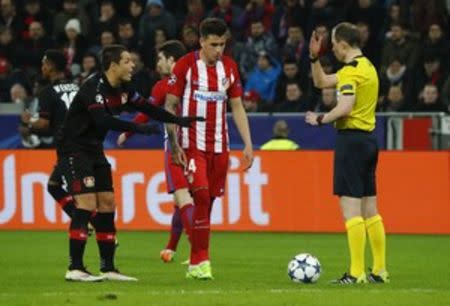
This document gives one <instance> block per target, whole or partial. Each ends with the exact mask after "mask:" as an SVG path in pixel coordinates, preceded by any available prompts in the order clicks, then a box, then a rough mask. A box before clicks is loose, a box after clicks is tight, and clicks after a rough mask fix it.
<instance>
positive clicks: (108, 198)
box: [97, 192, 116, 212]
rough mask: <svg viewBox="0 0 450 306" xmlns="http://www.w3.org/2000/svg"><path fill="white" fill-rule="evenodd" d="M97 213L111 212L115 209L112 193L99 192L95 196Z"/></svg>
mask: <svg viewBox="0 0 450 306" xmlns="http://www.w3.org/2000/svg"><path fill="white" fill-rule="evenodd" d="M97 196H98V205H97V210H98V211H99V212H113V211H114V210H115V209H116V204H115V201H114V194H113V193H112V192H101V193H98V194H97Z"/></svg>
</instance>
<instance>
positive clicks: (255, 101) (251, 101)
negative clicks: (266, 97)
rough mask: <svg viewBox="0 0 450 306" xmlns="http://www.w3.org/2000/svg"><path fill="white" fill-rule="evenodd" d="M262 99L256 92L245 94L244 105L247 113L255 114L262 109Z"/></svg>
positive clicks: (249, 91)
mask: <svg viewBox="0 0 450 306" xmlns="http://www.w3.org/2000/svg"><path fill="white" fill-rule="evenodd" d="M260 102H261V97H260V96H259V94H258V93H257V92H256V91H255V90H248V91H245V92H244V95H243V97H242V103H243V104H244V108H245V111H246V112H247V113H255V112H257V111H258V110H259V108H260Z"/></svg>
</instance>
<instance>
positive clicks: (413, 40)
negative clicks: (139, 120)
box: [0, 0, 450, 112]
mask: <svg viewBox="0 0 450 306" xmlns="http://www.w3.org/2000/svg"><path fill="white" fill-rule="evenodd" d="M0 4H1V6H0V102H4V103H15V102H20V101H25V100H29V99H30V98H31V97H33V95H35V94H36V90H39V87H40V85H42V81H41V80H40V66H41V60H42V57H43V54H44V52H45V51H46V50H47V49H49V48H57V49H61V50H63V51H64V53H65V55H66V58H67V61H68V65H67V75H68V76H71V77H72V78H73V79H74V80H76V81H77V82H79V83H82V82H83V80H85V79H86V78H87V77H88V76H89V75H91V74H92V73H93V72H95V71H98V69H99V57H98V54H99V51H100V50H101V49H102V47H105V46H108V45H110V44H115V43H120V44H123V45H125V46H127V47H128V48H129V50H130V51H131V54H132V58H133V61H135V63H136V68H135V74H134V77H133V78H134V80H133V81H134V82H135V85H136V87H137V89H138V90H139V91H140V92H141V93H142V94H143V95H145V96H147V95H148V94H149V93H150V89H151V86H152V85H153V84H154V83H155V82H156V81H157V80H158V78H159V76H158V72H157V71H156V70H155V69H156V68H155V60H156V56H155V52H156V51H155V50H156V48H157V47H158V46H159V45H161V44H162V43H164V42H165V41H166V40H169V39H179V40H181V41H182V42H183V43H184V44H185V46H186V48H187V49H188V50H196V49H197V48H199V34H198V25H199V23H200V22H201V21H202V20H203V19H204V18H206V17H218V18H222V19H223V20H225V22H226V23H227V24H228V26H229V28H230V34H231V35H230V39H229V43H228V45H227V48H226V51H225V52H226V54H228V55H230V56H232V57H233V58H234V59H235V61H236V62H237V63H238V65H239V69H240V72H241V77H242V82H243V86H244V88H245V94H244V97H243V98H244V106H245V108H246V110H247V111H248V112H304V111H307V110H315V111H328V110H330V109H331V108H333V107H334V105H335V103H336V91H335V90H334V89H323V90H319V89H316V88H314V86H313V84H312V80H311V75H310V67H309V66H310V65H309V55H308V44H309V42H308V40H309V38H310V36H311V33H312V32H313V31H315V32H316V33H318V34H319V35H322V36H323V37H324V38H325V39H323V46H322V49H321V57H320V61H321V63H322V65H323V67H324V70H325V71H326V72H328V73H332V72H334V71H336V70H337V69H339V67H340V66H339V65H341V64H340V63H338V62H337V61H336V59H335V58H334V56H333V52H332V44H331V30H332V27H333V26H334V25H335V24H337V23H338V22H341V21H349V22H352V23H355V24H356V25H357V27H358V29H359V30H360V32H361V44H362V50H363V52H364V54H365V55H366V56H367V57H368V58H369V59H370V60H371V61H372V63H373V64H374V65H375V66H376V67H377V69H378V71H379V77H380V94H379V101H378V111H381V112H383V111H427V112H428V111H446V112H449V111H450V76H449V75H450V73H449V72H450V41H449V37H450V36H449V33H447V32H446V30H447V29H448V26H449V14H448V12H449V10H450V0H397V1H396V0H384V1H376V0H279V1H266V0H249V1H245V0H241V1H231V0H186V1H180V0H164V1H161V0H147V1H144V0H15V1H14V0H0Z"/></svg>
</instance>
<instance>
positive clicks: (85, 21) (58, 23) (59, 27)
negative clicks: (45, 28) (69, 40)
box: [53, 0, 90, 37]
mask: <svg viewBox="0 0 450 306" xmlns="http://www.w3.org/2000/svg"><path fill="white" fill-rule="evenodd" d="M71 19H77V20H78V21H79V24H80V31H79V33H81V34H83V35H84V36H85V37H89V28H90V22H89V18H88V16H87V15H86V13H85V12H84V10H83V8H81V7H80V5H79V3H78V1H77V0H63V10H62V11H60V12H59V13H57V14H56V16H55V18H54V19H53V35H54V37H61V35H63V34H64V32H65V29H66V24H67V22H68V21H69V20H71Z"/></svg>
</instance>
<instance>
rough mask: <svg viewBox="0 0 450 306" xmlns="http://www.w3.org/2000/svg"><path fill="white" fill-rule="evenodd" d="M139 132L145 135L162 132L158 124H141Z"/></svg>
mask: <svg viewBox="0 0 450 306" xmlns="http://www.w3.org/2000/svg"><path fill="white" fill-rule="evenodd" d="M139 133H141V134H145V135H151V134H161V129H160V128H159V126H158V125H157V124H140V125H139Z"/></svg>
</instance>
